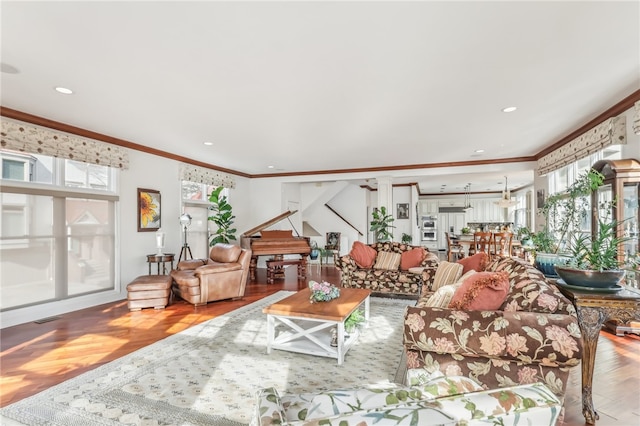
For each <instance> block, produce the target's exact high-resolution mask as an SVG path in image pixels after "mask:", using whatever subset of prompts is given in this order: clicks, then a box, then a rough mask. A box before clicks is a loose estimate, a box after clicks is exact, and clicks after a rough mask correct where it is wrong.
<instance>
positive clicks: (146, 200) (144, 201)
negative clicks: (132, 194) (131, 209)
mask: <svg viewBox="0 0 640 426" xmlns="http://www.w3.org/2000/svg"><path fill="white" fill-rule="evenodd" d="M158 229H160V191H156V190H154V189H143V188H138V232H147V231H149V232H151V231H154V232H155V231H157V230H158Z"/></svg>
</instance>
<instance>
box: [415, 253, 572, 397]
mask: <svg viewBox="0 0 640 426" xmlns="http://www.w3.org/2000/svg"><path fill="white" fill-rule="evenodd" d="M484 270H485V271H493V272H500V271H504V272H506V273H507V274H508V275H507V277H508V287H507V288H508V292H507V293H506V299H505V300H504V302H503V303H502V305H501V306H500V308H498V310H490V311H482V310H476V311H465V310H454V309H450V308H448V307H429V306H427V305H428V303H425V298H428V297H429V296H430V295H431V294H432V292H430V291H428V289H429V288H430V285H429V284H428V283H425V286H424V288H425V292H424V293H423V295H422V297H421V299H419V300H418V302H417V304H416V305H415V306H410V307H408V308H407V311H406V314H405V325H404V346H405V350H406V355H407V368H408V369H415V368H418V369H426V371H428V372H434V371H440V372H442V373H443V374H445V375H462V376H466V377H470V378H473V379H474V380H476V381H478V382H479V383H481V384H482V385H483V386H484V387H485V388H486V389H496V388H504V387H510V386H514V385H518V384H526V383H535V382H542V383H544V384H545V385H546V386H547V387H548V388H549V389H550V390H551V391H552V392H553V393H554V394H555V395H556V396H557V397H558V398H559V399H560V400H561V401H562V400H564V393H565V389H566V385H567V378H568V375H569V370H570V368H571V367H574V366H577V365H578V364H579V363H580V359H581V356H582V339H581V334H580V328H579V327H578V321H577V317H576V312H575V309H574V307H573V305H572V304H571V302H570V301H569V300H568V299H566V298H565V297H564V296H563V295H562V294H561V293H560V292H559V291H558V290H557V288H556V287H555V286H554V285H553V284H550V283H549V282H547V281H546V280H545V277H544V275H543V274H542V273H541V272H540V271H538V270H537V269H535V268H534V267H533V266H531V265H530V264H528V263H526V262H524V261H522V260H520V259H517V258H509V257H497V258H496V259H494V260H492V261H490V262H489V263H488V264H487V265H486V266H485V268H484ZM503 276H504V274H503ZM430 278H432V277H431V274H425V279H430ZM498 303H500V301H498Z"/></svg>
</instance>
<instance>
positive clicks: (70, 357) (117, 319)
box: [0, 265, 640, 426]
mask: <svg viewBox="0 0 640 426" xmlns="http://www.w3.org/2000/svg"><path fill="white" fill-rule="evenodd" d="M319 269H321V272H318V270H319ZM309 279H315V280H320V279H325V280H327V281H329V282H333V283H339V281H340V280H339V272H338V271H337V270H336V269H335V268H334V267H332V266H331V265H325V266H323V267H322V268H313V267H312V268H311V270H310V271H309V275H308V277H307V280H309ZM306 285H307V281H299V280H298V279H297V276H296V271H295V268H287V271H286V274H285V278H284V279H276V280H275V283H273V284H266V270H265V269H258V271H257V277H256V281H253V282H249V283H248V284H247V291H246V294H245V297H244V298H243V299H242V300H237V301H221V302H211V303H209V304H207V305H206V306H199V307H194V306H193V305H191V304H189V303H187V302H185V301H183V300H181V299H174V300H173V301H172V303H171V304H170V305H169V306H167V308H166V309H164V310H154V309H143V310H142V311H138V312H129V310H128V309H127V302H126V300H123V301H119V302H115V303H109V304H105V305H101V306H96V307H93V308H89V309H83V310H80V311H76V312H71V313H68V314H63V315H59V319H56V320H53V321H49V322H44V323H42V324H38V323H35V322H30V323H27V324H21V325H18V326H14V327H8V328H5V329H2V330H1V331H0V373H1V377H0V406H3V407H4V406H6V405H8V404H11V403H13V402H16V401H19V400H21V399H23V398H26V397H28V396H31V395H34V394H36V393H38V392H40V391H42V390H44V389H47V388H49V387H51V386H53V385H56V384H58V383H61V382H63V381H65V380H68V379H71V378H72V377H75V376H77V375H79V374H82V373H84V372H86V371H89V370H91V369H93V368H96V367H98V366H100V365H102V364H105V363H108V362H110V361H112V360H114V359H117V358H119V357H121V356H123V355H126V354H129V353H131V352H133V351H135V350H138V349H140V348H142V347H144V346H147V345H149V344H151V343H153V342H156V341H158V340H161V339H163V338H165V337H167V336H170V335H172V334H175V333H179V332H180V331H182V330H185V329H187V328H189V327H191V326H193V325H196V324H199V323H201V322H203V321H206V320H208V319H211V318H214V317H217V316H219V315H222V314H225V313H227V312H229V311H232V310H234V309H236V308H239V307H240V306H243V305H246V304H249V303H252V302H255V301H256V300H259V299H261V298H263V297H265V296H267V295H269V294H273V293H275V292H277V291H279V290H290V291H296V290H298V289H301V288H304V286H306ZM580 382H581V378H580V367H576V368H574V369H573V370H572V372H571V375H570V381H569V385H568V388H567V396H566V400H565V417H564V422H563V423H562V424H561V425H559V426H578V425H584V424H586V423H585V421H584V417H583V416H582V404H581V398H582V394H581V386H580ZM593 400H594V405H595V408H596V410H597V412H598V414H599V415H600V419H599V420H598V421H597V423H596V424H597V425H598V426H614V425H615V426H633V425H637V426H640V337H639V336H636V335H628V336H626V337H616V336H615V335H613V334H611V333H609V332H607V331H602V332H601V333H600V340H599V343H598V351H597V355H596V365H595V374H594V380H593Z"/></svg>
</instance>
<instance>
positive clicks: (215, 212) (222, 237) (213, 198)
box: [207, 186, 236, 246]
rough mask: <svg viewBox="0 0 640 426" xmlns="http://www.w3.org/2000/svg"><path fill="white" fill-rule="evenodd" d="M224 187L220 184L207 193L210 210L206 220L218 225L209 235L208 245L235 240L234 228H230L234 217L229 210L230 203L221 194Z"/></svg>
mask: <svg viewBox="0 0 640 426" xmlns="http://www.w3.org/2000/svg"><path fill="white" fill-rule="evenodd" d="M223 189H224V187H222V186H220V187H218V188H216V189H214V190H213V191H211V195H209V202H211V205H210V206H209V210H210V211H211V214H210V216H209V217H208V218H207V219H208V220H210V221H212V222H213V223H215V224H216V225H217V227H218V229H217V230H216V232H215V233H214V234H213V235H212V236H211V241H209V246H213V245H214V244H216V243H225V244H229V242H231V240H235V239H236V236H235V233H236V228H232V227H231V225H233V220H234V219H235V218H236V217H235V216H234V215H233V212H232V211H231V204H229V202H228V201H227V196H226V195H223V194H222V191H223Z"/></svg>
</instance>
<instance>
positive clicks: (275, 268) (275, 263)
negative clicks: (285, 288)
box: [267, 259, 307, 284]
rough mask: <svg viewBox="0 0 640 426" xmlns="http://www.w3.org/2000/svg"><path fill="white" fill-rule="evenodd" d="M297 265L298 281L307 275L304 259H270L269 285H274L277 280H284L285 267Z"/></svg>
mask: <svg viewBox="0 0 640 426" xmlns="http://www.w3.org/2000/svg"><path fill="white" fill-rule="evenodd" d="M286 265H297V266H298V279H304V278H305V277H306V275H307V271H306V267H305V262H303V260H302V259H269V260H267V284H273V280H274V279H275V278H284V271H283V269H282V268H283V266H286Z"/></svg>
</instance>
